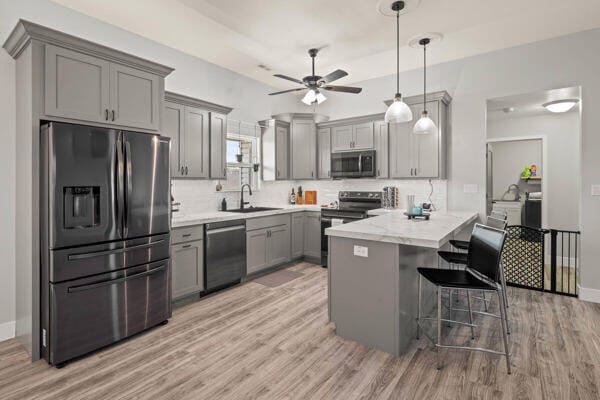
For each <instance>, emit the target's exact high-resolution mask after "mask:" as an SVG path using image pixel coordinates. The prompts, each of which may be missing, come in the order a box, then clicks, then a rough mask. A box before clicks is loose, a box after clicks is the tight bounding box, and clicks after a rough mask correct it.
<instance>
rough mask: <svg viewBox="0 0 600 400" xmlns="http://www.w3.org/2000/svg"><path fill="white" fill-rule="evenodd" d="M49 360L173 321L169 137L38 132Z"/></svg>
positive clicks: (56, 127) (61, 128)
mask: <svg viewBox="0 0 600 400" xmlns="http://www.w3.org/2000/svg"><path fill="white" fill-rule="evenodd" d="M40 157H41V166H42V170H41V171H40V174H41V182H42V187H41V197H40V220H41V222H42V223H41V225H42V229H41V232H40V236H41V251H40V253H41V259H42V263H41V264H42V265H41V279H42V281H41V293H40V295H41V296H42V302H41V303H42V309H41V318H42V321H41V324H42V333H41V337H42V347H41V348H42V356H43V357H44V358H45V359H46V360H47V361H48V362H49V363H50V364H53V365H56V366H60V365H62V364H63V363H64V362H65V361H68V360H70V359H72V358H74V357H78V356H80V355H83V354H85V353H88V352H90V351H93V350H96V349H98V348H100V347H103V346H106V345H109V344H111V343H113V342H116V341H118V340H120V339H123V338H125V337H128V336H131V335H133V334H135V333H138V332H140V331H143V330H145V329H147V328H149V327H152V326H154V325H157V324H159V323H162V322H164V321H166V320H167V319H168V318H170V317H171V271H170V258H169V232H170V222H169V220H170V196H169V193H170V183H169V139H168V138H163V137H160V136H156V135H150V134H145V133H137V132H126V131H119V130H113V129H105V128H96V127H90V126H83V125H74V124H65V123H57V122H51V123H47V124H45V125H43V126H42V129H41V151H40Z"/></svg>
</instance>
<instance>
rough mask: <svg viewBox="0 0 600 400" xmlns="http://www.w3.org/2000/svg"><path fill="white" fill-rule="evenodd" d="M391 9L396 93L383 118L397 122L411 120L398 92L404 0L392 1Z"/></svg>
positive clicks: (411, 117) (390, 121) (407, 108)
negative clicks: (401, 17)
mask: <svg viewBox="0 0 600 400" xmlns="http://www.w3.org/2000/svg"><path fill="white" fill-rule="evenodd" d="M391 9H392V11H394V12H395V13H396V95H395V96H394V102H393V103H392V104H391V105H390V106H389V107H388V109H387V111H386V112H385V118H384V119H385V122H388V123H392V124H397V123H402V122H408V121H412V119H413V115H412V111H411V110H410V108H409V107H408V106H407V105H406V103H405V102H403V101H402V95H401V94H400V11H402V10H403V9H404V1H395V2H393V3H392V6H391Z"/></svg>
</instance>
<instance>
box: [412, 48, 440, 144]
mask: <svg viewBox="0 0 600 400" xmlns="http://www.w3.org/2000/svg"><path fill="white" fill-rule="evenodd" d="M430 42H431V40H430V39H429V38H427V37H425V38H422V39H421V40H419V44H420V45H421V46H423V112H421V118H419V120H418V121H417V123H416V124H415V126H414V127H413V133H414V134H416V135H428V134H435V133H436V132H437V126H435V122H433V120H432V119H431V118H429V113H428V112H427V45H428V44H429V43H430Z"/></svg>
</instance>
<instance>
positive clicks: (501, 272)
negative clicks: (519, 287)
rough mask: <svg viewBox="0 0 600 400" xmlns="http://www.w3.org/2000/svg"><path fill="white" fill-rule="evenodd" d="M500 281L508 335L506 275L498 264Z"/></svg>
mask: <svg viewBox="0 0 600 400" xmlns="http://www.w3.org/2000/svg"><path fill="white" fill-rule="evenodd" d="M500 283H501V285H502V298H503V299H504V307H505V310H506V313H505V316H506V332H507V333H508V334H509V335H510V320H509V316H508V307H509V305H508V292H507V290H506V277H505V276H504V268H503V267H502V264H500Z"/></svg>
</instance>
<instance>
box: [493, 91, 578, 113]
mask: <svg viewBox="0 0 600 400" xmlns="http://www.w3.org/2000/svg"><path fill="white" fill-rule="evenodd" d="M566 99H576V100H579V101H581V89H580V88H579V87H568V88H561V89H551V90H542V91H539V92H532V93H523V94H517V95H513V96H507V97H500V98H496V99H490V100H488V101H487V112H488V119H489V120H500V119H506V118H518V117H529V116H534V115H560V114H552V113H551V112H550V111H548V110H546V109H545V108H544V107H543V106H542V104H544V103H547V102H550V101H555V100H566ZM580 104H581V103H579V104H577V106H575V107H573V108H572V109H571V110H569V111H568V112H569V113H572V112H579V105H580ZM507 109H511V111H508V110H507ZM507 111H508V112H507Z"/></svg>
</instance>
